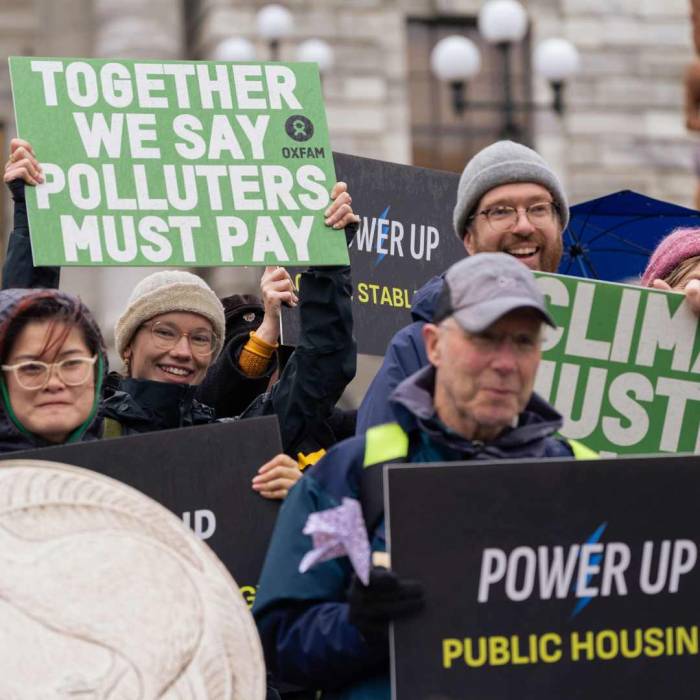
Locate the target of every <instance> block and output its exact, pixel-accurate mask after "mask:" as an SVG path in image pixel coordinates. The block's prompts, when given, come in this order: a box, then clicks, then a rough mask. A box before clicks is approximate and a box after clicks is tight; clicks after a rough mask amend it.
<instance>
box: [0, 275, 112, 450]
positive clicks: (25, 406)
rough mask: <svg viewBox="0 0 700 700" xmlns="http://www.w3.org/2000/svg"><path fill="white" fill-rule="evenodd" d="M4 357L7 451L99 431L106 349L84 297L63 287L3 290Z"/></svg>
mask: <svg viewBox="0 0 700 700" xmlns="http://www.w3.org/2000/svg"><path fill="white" fill-rule="evenodd" d="M0 363H1V365H2V376H1V378H0V393H1V395H2V410H1V411H0V451H1V452H10V451H16V450H26V449H31V448H34V447H44V446H48V445H56V444H63V443H71V442H78V441H81V440H90V439H92V440H95V439H97V438H99V437H100V435H101V432H102V420H101V418H100V417H99V416H98V407H99V403H100V396H101V388H102V383H103V379H104V376H105V374H106V369H107V355H106V352H105V347H104V342H103V340H102V334H101V333H100V329H99V328H98V326H97V323H96V322H95V319H94V318H93V317H92V315H91V313H90V312H89V311H88V309H87V308H86V307H85V306H84V305H83V304H82V303H81V302H80V300H79V299H77V298H76V297H74V296H73V295H72V294H66V293H64V292H59V291H57V290H42V291H38V290H37V291H31V290H26V289H11V290H4V291H2V292H0Z"/></svg>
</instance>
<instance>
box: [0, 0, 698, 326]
mask: <svg viewBox="0 0 700 700" xmlns="http://www.w3.org/2000/svg"><path fill="white" fill-rule="evenodd" d="M264 4H266V3H265V2H263V1H261V0H149V1H148V2H143V1H142V0H33V2H27V0H0V53H2V58H3V59H4V58H5V57H6V56H8V55H12V54H34V55H44V56H46V55H56V56H61V55H63V56H71V55H72V56H100V57H106V56H112V57H132V58H137V57H143V58H146V57H148V58H196V59H206V58H208V57H210V56H211V55H212V53H213V51H214V49H215V48H216V46H217V44H218V43H219V42H220V41H222V40H223V39H225V38H228V37H231V36H243V37H247V38H249V39H251V40H253V41H254V42H255V44H256V48H257V51H258V57H259V58H260V59H261V60H264V59H265V58H266V57H267V56H268V53H267V51H268V48H267V46H266V45H265V44H264V42H263V41H261V40H260V39H257V38H256V36H255V34H256V32H255V13H256V12H257V10H259V9H260V8H261V7H262V6H263V5H264ZM285 4H286V5H287V7H288V8H289V9H290V10H291V11H292V12H293V14H294V17H295V30H294V36H293V37H292V38H291V39H289V40H287V41H285V42H283V44H282V46H281V58H282V59H290V60H292V59H293V58H294V48H295V46H296V45H297V44H298V43H299V42H300V41H302V40H304V39H307V38H309V37H319V38H322V39H325V40H326V41H328V42H329V43H331V44H332V45H333V47H334V49H335V52H336V60H335V66H334V68H333V69H332V70H331V71H330V73H329V74H328V75H327V76H326V78H325V79H324V92H325V96H326V103H327V113H328V122H329V127H330V132H331V140H332V144H333V147H334V149H335V150H338V151H342V152H346V153H352V154H355V155H364V156H370V157H373V158H379V159H383V160H390V161H397V162H404V163H410V162H412V160H413V159H414V155H415V148H414V146H415V144H414V138H413V136H414V133H415V132H414V127H415V114H416V113H418V112H419V111H420V109H421V108H422V107H424V106H425V103H426V102H428V101H429V99H428V98H425V97H419V96H417V95H416V94H412V92H411V85H412V84H413V83H412V82H411V73H412V71H416V70H419V69H421V70H422V71H423V76H424V80H425V79H426V77H425V76H427V75H428V74H427V64H426V65H425V66H423V67H422V68H421V66H420V65H418V67H416V66H417V64H420V63H421V61H422V62H423V63H425V61H427V49H426V50H424V51H423V54H421V53H420V47H419V46H418V43H419V42H418V41H417V40H416V39H415V36H416V35H415V34H414V33H412V32H413V31H414V30H415V29H416V28H418V29H420V27H421V26H423V25H422V24H421V23H423V24H425V25H426V26H427V25H429V24H430V23H431V22H432V23H435V22H436V21H441V20H445V21H449V22H452V23H454V24H455V26H459V25H460V23H464V25H465V26H471V27H472V28H473V24H474V18H475V16H476V14H477V12H478V9H479V6H480V5H481V0H287V1H286V2H285ZM525 5H526V7H527V9H528V12H529V15H530V18H531V28H530V42H531V45H532V46H534V45H535V43H536V42H537V41H538V40H540V39H542V38H547V37H550V36H556V35H560V36H564V37H566V38H568V39H569V40H571V41H573V42H574V44H575V45H576V46H577V47H578V49H579V51H580V53H581V58H582V70H581V73H580V75H579V76H578V77H577V78H576V79H575V80H574V81H572V83H571V84H570V85H569V86H568V87H567V91H566V101H567V107H568V110H567V112H566V114H565V116H564V117H563V118H562V119H558V118H557V117H555V116H554V115H553V114H552V113H551V112H549V111H547V110H537V112H536V113H535V114H534V115H533V116H532V118H531V122H530V123H529V128H530V139H531V141H532V143H533V145H534V146H535V147H536V148H537V149H538V150H540V151H541V152H542V154H543V155H544V156H545V158H547V159H548V160H549V161H550V162H551V163H552V164H553V165H554V166H555V168H556V169H557V170H558V171H559V172H560V173H561V175H562V177H563V179H564V180H565V182H566V185H567V187H568V190H569V193H570V196H571V201H572V202H577V201H582V200H585V199H589V198H592V197H595V196H599V195H602V194H606V193H608V192H611V191H615V190H618V189H624V188H630V189H635V190H637V191H639V192H642V193H644V194H647V195H650V196H653V197H659V198H661V199H667V200H670V201H672V202H675V203H678V204H683V205H688V206H691V205H692V201H693V192H694V187H695V176H694V174H693V172H692V165H691V162H692V157H691V150H692V139H691V137H690V136H689V135H688V134H687V133H686V131H685V126H684V117H683V83H682V75H683V70H684V67H685V65H686V64H687V63H688V62H689V61H690V60H691V59H692V58H693V50H692V42H691V30H690V19H689V2H688V0H664V2H660V0H525ZM487 80H488V78H487ZM495 80H497V78H495ZM527 87H528V90H529V92H530V94H531V96H532V98H533V99H534V101H535V102H538V103H541V104H544V103H546V102H547V101H548V99H549V88H548V86H547V85H546V84H544V83H543V82H541V81H540V79H537V78H535V79H532V81H531V84H529V85H528V86H527ZM437 89H439V88H435V87H434V86H433V87H432V88H431V90H433V91H434V90H437ZM430 94H437V93H435V92H433V93H430ZM476 97H477V98H478V95H476ZM439 99H443V98H439ZM0 118H2V119H3V120H4V122H5V124H6V129H5V132H6V134H7V136H10V135H12V134H13V130H14V129H13V115H12V100H11V91H10V83H9V74H8V71H7V67H6V63H5V62H4V61H3V62H2V64H1V65H0ZM449 120H451V121H450V126H449V128H450V132H449V133H450V138H452V139H453V141H452V143H454V144H455V145H454V149H456V153H457V154H458V158H457V162H459V161H461V162H463V160H464V158H466V157H467V156H468V154H469V143H470V141H469V137H470V133H469V132H470V128H471V127H470V123H471V122H469V117H468V116H467V117H465V121H464V122H463V123H460V122H459V121H458V120H455V119H453V118H452V117H450V118H449V119H448V121H449ZM426 128H428V127H427V126H425V125H424V127H423V129H426ZM4 148H5V150H6V145H5V146H4ZM462 153H463V157H462ZM427 157H429V154H428V156H427ZM422 158H423V160H425V158H426V156H425V153H424V154H423V155H422ZM424 164H426V163H424ZM4 204H5V214H4V217H5V228H6V227H7V224H8V220H9V217H8V212H7V209H8V204H9V202H8V201H7V199H5V200H4ZM146 273H147V271H143V270H131V271H125V270H114V271H109V270H107V271H101V272H99V273H97V272H94V271H89V270H77V271H66V273H65V275H64V278H65V281H64V286H65V287H66V288H69V289H74V290H75V291H78V292H80V293H81V294H82V295H83V296H84V298H85V299H86V300H87V301H88V303H90V304H91V305H92V306H93V308H95V309H96V311H97V313H98V314H99V315H100V317H101V318H102V320H103V322H104V324H105V328H109V327H111V322H112V321H113V320H114V315H115V313H116V311H117V310H118V309H119V308H121V307H122V304H123V303H124V299H125V297H126V295H127V294H128V291H129V289H130V288H131V287H132V286H133V282H135V280H136V279H137V278H139V277H141V276H143V275H144V274H146ZM255 278H256V273H255V272H254V271H248V272H245V271H243V272H241V271H219V272H217V273H216V274H215V276H214V277H213V281H214V282H215V285H216V287H217V288H218V289H219V290H220V291H221V292H228V291H230V290H232V289H234V288H236V289H239V290H240V289H241V288H248V289H251V290H252V289H253V288H254V285H255ZM117 280H119V281H118V282H117Z"/></svg>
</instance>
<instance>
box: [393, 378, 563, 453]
mask: <svg viewBox="0 0 700 700" xmlns="http://www.w3.org/2000/svg"><path fill="white" fill-rule="evenodd" d="M434 389H435V368H434V367H433V366H432V365H429V366H428V367H424V368H423V369H421V370H419V371H418V372H416V373H415V374H412V375H411V376H410V377H408V378H407V379H405V380H404V381H403V382H401V384H399V386H398V387H396V389H395V390H394V392H393V394H392V395H391V398H390V403H391V405H392V408H393V410H394V413H395V414H396V417H397V420H398V422H399V424H400V425H401V427H402V428H403V429H404V430H405V431H406V432H408V433H409V434H410V433H411V432H412V431H416V430H420V431H423V432H425V433H427V434H428V435H429V436H430V437H431V438H432V439H434V440H435V441H436V442H438V443H441V444H443V445H445V446H446V447H447V448H449V449H450V450H455V451H457V452H460V453H462V454H464V455H465V457H467V458H483V459H518V458H521V457H538V456H544V454H545V450H546V444H545V441H546V440H547V439H548V438H551V437H552V436H553V435H554V433H556V432H557V431H558V430H559V429H560V428H561V426H562V423H563V419H562V417H561V416H560V415H559V413H557V411H555V410H554V408H552V407H551V406H550V405H549V404H548V403H547V402H546V401H544V399H542V398H540V397H539V396H538V395H537V394H533V395H532V397H531V398H530V401H529V402H528V404H527V406H525V410H524V411H523V412H522V413H521V414H520V416H519V417H518V423H517V425H516V426H514V427H512V428H506V429H505V430H504V431H503V432H502V433H501V434H500V435H499V436H498V437H497V438H496V439H495V440H493V441H491V442H486V443H483V442H480V441H477V440H468V439H466V438H464V437H462V436H461V435H458V434H457V433H455V432H454V431H452V430H450V429H449V428H448V427H447V426H445V425H444V423H442V421H440V420H439V418H438V417H437V414H436V413H435V407H434V405H433V393H434Z"/></svg>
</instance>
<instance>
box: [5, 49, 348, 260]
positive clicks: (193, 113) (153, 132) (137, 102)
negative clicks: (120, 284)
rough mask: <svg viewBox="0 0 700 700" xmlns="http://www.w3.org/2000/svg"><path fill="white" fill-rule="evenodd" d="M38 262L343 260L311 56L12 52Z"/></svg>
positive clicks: (329, 156)
mask: <svg viewBox="0 0 700 700" xmlns="http://www.w3.org/2000/svg"><path fill="white" fill-rule="evenodd" d="M10 72H11V77H12V89H13V98H14V103H15V112H16V118H17V127H18V133H19V135H20V136H21V138H23V139H26V140H28V141H30V142H31V143H32V145H33V146H34V149H35V151H36V153H37V156H38V158H39V160H40V162H41V163H42V166H43V169H44V176H45V180H46V182H45V183H44V184H42V185H39V186H38V187H36V188H33V187H29V188H27V203H28V212H29V223H30V229H31V239H32V250H33V255H34V263H35V264H36V265H184V266H212V265H271V264H285V265H286V264H289V265H308V264H326V265H335V264H344V263H347V261H348V256H347V249H346V245H345V238H344V235H343V232H342V231H334V230H332V229H330V228H328V227H326V226H324V224H323V219H324V211H325V210H326V208H327V207H328V205H329V203H330V197H329V192H330V189H331V187H332V186H333V183H334V182H335V173H334V168H333V158H332V153H331V150H330V146H329V143H328V129H327V126H326V118H325V112H324V108H323V101H322V97H321V86H320V80H319V75H318V68H317V66H316V65H315V64H307V63H296V64H281V63H267V64H262V63H245V64H242V63H206V62H181V61H165V62H163V61H121V60H120V61H114V60H84V59H53V58H33V57H26V58H25V57H13V58H10Z"/></svg>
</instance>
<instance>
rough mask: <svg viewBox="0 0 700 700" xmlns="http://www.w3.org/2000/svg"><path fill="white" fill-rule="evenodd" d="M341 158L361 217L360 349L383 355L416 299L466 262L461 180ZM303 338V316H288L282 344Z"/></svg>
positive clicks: (339, 167)
mask: <svg viewBox="0 0 700 700" xmlns="http://www.w3.org/2000/svg"><path fill="white" fill-rule="evenodd" d="M334 158H335V169H336V173H337V176H338V180H343V181H345V182H347V183H348V191H349V192H350V193H351V195H352V207H353V209H354V211H355V212H356V213H358V214H359V215H360V217H361V222H360V228H359V231H358V233H357V235H356V236H355V239H354V241H353V242H352V244H351V246H350V264H351V266H352V281H353V289H354V294H353V300H352V301H353V319H354V322H355V337H356V338H357V349H358V352H361V353H366V354H370V355H383V354H384V352H385V351H386V347H387V345H388V344H389V341H390V340H391V338H392V336H393V335H394V333H396V332H397V331H398V330H399V329H401V328H403V327H404V326H405V325H407V324H408V323H410V321H411V315H410V309H411V304H412V303H413V297H414V294H415V292H416V291H417V290H418V289H420V287H421V286H422V285H423V284H425V282H427V281H428V280H429V279H430V278H431V277H433V276H435V275H440V274H442V273H443V272H444V271H445V270H446V269H447V268H448V267H449V266H450V265H451V264H452V263H453V262H456V261H457V260H459V259H460V258H462V257H464V256H465V255H466V253H465V250H464V246H463V245H462V243H461V242H460V241H459V240H458V238H457V236H456V235H455V233H454V230H453V227H452V210H453V209H454V205H455V199H456V192H457V183H458V182H459V175H457V174H455V173H448V172H443V171H439V170H428V169H426V168H416V167H412V166H409V165H398V164H397V163H385V162H383V161H379V160H372V159H370V158H358V157H356V156H350V155H345V154H342V153H335V154H334ZM293 272H294V273H296V272H298V271H297V270H294V271H293ZM302 293H303V290H302ZM298 337H299V321H298V311H297V310H296V309H284V311H283V314H282V341H283V343H284V344H285V345H296V344H297V340H298Z"/></svg>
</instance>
